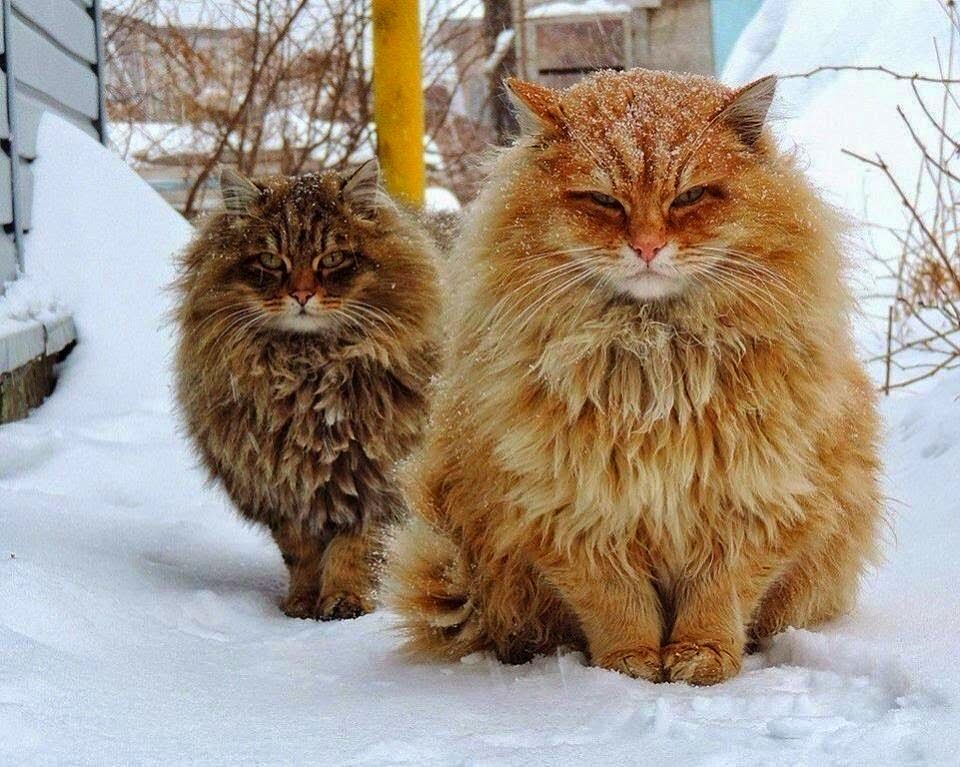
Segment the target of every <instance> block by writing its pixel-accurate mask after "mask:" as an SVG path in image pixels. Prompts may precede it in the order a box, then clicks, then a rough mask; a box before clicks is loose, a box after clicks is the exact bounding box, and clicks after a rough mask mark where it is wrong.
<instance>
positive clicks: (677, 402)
mask: <svg viewBox="0 0 960 767" xmlns="http://www.w3.org/2000/svg"><path fill="white" fill-rule="evenodd" d="M508 85H509V87H510V89H511V91H512V93H513V95H514V97H515V99H516V101H517V102H518V105H519V106H520V108H521V112H522V115H521V117H522V123H523V124H524V135H523V136H522V138H521V139H520V140H519V141H517V143H516V145H515V146H513V147H512V148H511V149H510V150H508V151H506V152H505V153H504V154H503V155H502V156H501V157H500V158H499V160H498V162H497V163H496V165H495V167H494V169H493V172H492V175H491V177H490V179H489V181H488V183H487V185H486V188H485V189H484V190H483V192H482V193H481V196H480V198H479V200H478V201H477V203H476V204H475V206H474V208H473V210H472V215H471V216H470V217H469V220H468V223H467V229H466V231H465V232H464V234H463V237H462V240H461V242H460V246H459V261H460V263H461V266H462V268H463V270H464V274H463V275H462V279H461V280H460V284H462V285H464V286H465V287H464V293H465V294H464V295H463V297H462V299H461V303H460V304H459V305H458V311H459V312H460V317H459V320H458V328H459V329H458V331H457V334H456V336H455V340H454V345H453V350H452V354H451V360H450V362H449V366H448V370H447V372H446V374H445V381H444V385H443V386H442V387H441V391H442V394H441V397H440V401H439V402H438V405H437V411H436V412H435V414H434V416H433V420H432V424H431V426H430V433H429V435H428V442H427V445H426V448H425V449H424V452H423V454H422V455H421V456H420V458H419V460H418V462H417V463H416V464H415V466H414V467H413V477H412V481H411V483H410V496H411V502H412V505H413V508H414V511H415V518H414V519H413V520H412V521H411V522H410V523H409V524H408V525H406V526H405V527H404V528H403V529H401V530H400V531H398V534H397V538H396V540H395V542H394V557H393V560H394V561H393V570H392V573H391V574H390V584H389V585H390V591H391V594H390V598H391V600H392V603H393V606H394V608H395V609H396V610H398V611H399V613H400V614H401V616H402V618H403V619H404V625H405V628H406V630H407V632H408V634H409V637H410V646H411V647H412V648H413V649H416V650H421V651H426V652H428V653H431V654H434V655H437V656H441V657H447V658H455V657H459V656H463V655H466V654H467V653H471V652H474V651H477V650H491V651H493V652H495V653H496V654H497V656H498V657H500V658H501V659H503V660H507V661H512V662H519V661H523V660H525V659H527V658H529V657H530V656H531V655H532V654H534V653H544V652H550V651H552V650H554V649H555V648H557V647H558V646H560V645H572V646H574V647H579V648H581V649H583V650H584V651H585V652H587V654H588V656H589V658H590V660H591V662H592V663H593V664H595V665H597V666H601V667H604V668H610V669H615V670H617V671H621V672H623V673H626V674H630V675H631V676H635V677H641V678H643V679H648V680H653V681H661V680H669V681H679V680H683V681H687V682H691V683H693V684H713V683H716V682H720V681H722V680H724V679H727V678H729V677H731V676H733V675H734V674H736V673H737V672H738V670H739V669H740V666H741V660H742V656H743V652H744V648H745V647H746V646H747V645H748V644H749V643H751V642H754V641H756V640H760V639H763V638H764V637H768V636H770V635H771V634H773V633H775V632H777V631H780V630H781V629H783V628H784V627H786V626H788V625H793V626H808V625H811V624H814V623H817V622H819V621H822V620H825V619H828V618H832V617H834V616H837V615H839V614H841V613H842V612H843V611H845V610H847V609H848V608H850V606H851V604H852V602H853V599H854V596H855V592H856V589H857V581H858V577H859V575H860V572H861V570H862V569H863V567H864V565H865V564H866V563H867V562H869V561H870V560H871V558H873V557H874V555H875V554H876V539H877V533H878V526H879V523H880V520H881V503H880V495H879V490H878V472H879V465H878V459H877V445H876V442H877V418H876V414H875V411H874V398H873V394H872V392H871V386H870V384H869V383H868V381H867V379H866V377H865V375H864V372H863V370H862V369H861V367H860V365H859V364H858V362H857V360H856V357H855V355H854V350H853V345H852V342H851V338H850V328H849V322H848V316H847V313H848V307H849V303H850V302H849V299H848V295H847V293H846V290H845V288H844V285H843V282H842V276H841V272H842V270H843V267H844V262H843V257H842V255H841V250H842V249H841V245H840V242H839V235H838V230H839V224H838V219H837V216H836V215H835V213H834V211H833V210H831V209H830V207H829V206H827V205H826V204H825V203H824V202H823V201H821V200H820V199H819V197H818V196H817V194H816V192H815V191H814V189H813V188H811V185H810V184H809V182H808V181H807V180H806V179H805V178H804V177H803V175H802V173H801V172H800V171H799V170H798V169H797V167H796V164H795V162H794V160H793V158H792V157H790V156H789V155H785V154H784V153H782V152H781V151H779V150H778V148H777V147H776V145H775V143H774V141H773V140H772V139H771V137H770V136H769V135H768V134H767V131H766V129H765V128H764V119H765V117H766V113H767V109H768V107H769V105H770V102H771V99H772V97H773V93H774V87H775V80H774V79H773V78H765V79H763V80H759V81H758V82H755V83H753V84H751V85H748V86H746V87H744V88H741V89H740V90H731V89H729V88H727V87H725V86H723V85H720V84H719V83H716V82H714V81H712V80H710V79H707V78H703V77H695V76H686V75H674V74H667V73H663V72H649V71H643V70H634V71H630V72H625V73H611V72H606V73H599V74H596V75H594V76H592V77H589V78H587V79H585V80H583V81H582V82H580V83H578V84H576V85H574V86H572V87H570V88H568V89H566V90H562V91H555V90H550V89H548V88H545V87H542V86H539V85H534V84H531V83H525V82H519V81H512V82H510V83H508Z"/></svg>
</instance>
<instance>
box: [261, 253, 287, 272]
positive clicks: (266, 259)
mask: <svg viewBox="0 0 960 767" xmlns="http://www.w3.org/2000/svg"><path fill="white" fill-rule="evenodd" d="M260 264H261V265H262V266H263V267H264V268H265V269H279V268H280V267H282V266H283V259H282V258H280V256H278V255H277V254H276V253H261V254H260Z"/></svg>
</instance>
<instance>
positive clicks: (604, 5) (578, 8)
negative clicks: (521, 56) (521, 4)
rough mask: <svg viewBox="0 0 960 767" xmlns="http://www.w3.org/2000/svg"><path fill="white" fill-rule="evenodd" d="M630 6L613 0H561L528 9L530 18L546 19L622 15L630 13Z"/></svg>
mask: <svg viewBox="0 0 960 767" xmlns="http://www.w3.org/2000/svg"><path fill="white" fill-rule="evenodd" d="M630 10H631V8H630V6H629V5H626V4H624V3H615V2H611V0H583V2H569V0H560V1H559V2H555V3H546V4H545V5H538V6H536V7H535V8H531V9H530V10H528V11H527V18H528V19H545V18H552V17H555V16H602V15H616V16H622V15H623V14H625V13H630Z"/></svg>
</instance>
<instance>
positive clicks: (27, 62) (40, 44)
mask: <svg viewBox="0 0 960 767" xmlns="http://www.w3.org/2000/svg"><path fill="white" fill-rule="evenodd" d="M10 28H11V32H12V40H11V49H12V50H11V52H12V58H13V65H14V74H15V75H16V78H17V83H18V86H23V87H25V88H26V89H32V90H34V91H36V92H37V93H38V94H42V95H45V96H46V97H48V98H49V99H51V100H52V101H54V102H56V103H58V104H62V105H63V106H65V107H67V108H68V109H71V110H73V111H75V112H79V113H80V114H82V115H86V116H87V117H89V118H90V119H91V120H94V119H96V118H97V116H98V114H99V110H98V89H97V78H96V75H95V74H94V73H93V70H92V69H90V67H89V66H86V65H84V64H83V63H82V62H80V61H77V59H75V58H73V57H72V56H70V55H69V54H67V53H64V52H63V51H62V50H60V49H59V48H57V46H55V45H54V44H53V43H52V42H50V41H49V40H48V39H46V38H45V37H44V36H43V35H41V34H40V33H39V32H37V31H36V30H34V29H31V28H30V27H28V26H27V25H26V24H24V23H23V22H22V21H21V20H20V19H18V18H16V17H14V18H13V19H11V24H10Z"/></svg>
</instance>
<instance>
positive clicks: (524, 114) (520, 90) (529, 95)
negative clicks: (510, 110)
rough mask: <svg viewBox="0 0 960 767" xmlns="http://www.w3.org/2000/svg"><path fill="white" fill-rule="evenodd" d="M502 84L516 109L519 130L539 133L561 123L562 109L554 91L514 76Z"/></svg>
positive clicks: (557, 126) (556, 126) (554, 127)
mask: <svg viewBox="0 0 960 767" xmlns="http://www.w3.org/2000/svg"><path fill="white" fill-rule="evenodd" d="M503 84H504V86H505V87H506V89H507V93H509V94H510V101H512V102H513V106H514V107H515V108H516V110H517V120H518V121H519V122H520V130H521V131H523V132H524V133H526V134H530V133H540V132H542V131H543V130H545V129H547V130H551V129H556V128H559V127H560V126H561V125H562V124H563V110H562V109H561V108H560V99H559V98H558V95H557V92H556V91H554V90H551V89H550V88H547V87H546V86H544V85H539V84H537V83H530V82H527V81H526V80H518V79H517V78H516V77H508V78H507V79H506V80H504V81H503Z"/></svg>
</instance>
